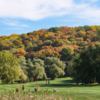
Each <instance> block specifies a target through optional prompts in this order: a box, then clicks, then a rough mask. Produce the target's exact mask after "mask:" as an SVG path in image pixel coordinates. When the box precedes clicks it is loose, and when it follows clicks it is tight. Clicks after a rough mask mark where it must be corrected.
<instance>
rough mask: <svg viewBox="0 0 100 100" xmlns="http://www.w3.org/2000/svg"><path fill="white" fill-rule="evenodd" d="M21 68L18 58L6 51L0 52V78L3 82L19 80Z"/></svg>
mask: <svg viewBox="0 0 100 100" xmlns="http://www.w3.org/2000/svg"><path fill="white" fill-rule="evenodd" d="M21 73H22V70H21V68H20V65H19V62H18V59H17V58H16V57H15V56H14V55H13V54H12V53H10V52H8V51H1V52H0V78H1V80H2V82H4V83H13V82H14V81H16V80H19V77H20V76H21Z"/></svg>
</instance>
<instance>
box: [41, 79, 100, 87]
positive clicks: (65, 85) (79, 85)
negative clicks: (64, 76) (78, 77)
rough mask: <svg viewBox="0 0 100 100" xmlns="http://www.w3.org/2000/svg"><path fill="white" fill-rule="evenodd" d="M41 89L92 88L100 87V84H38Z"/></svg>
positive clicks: (65, 82) (66, 82)
mask: <svg viewBox="0 0 100 100" xmlns="http://www.w3.org/2000/svg"><path fill="white" fill-rule="evenodd" d="M40 86H41V87H57V88H61V87H68V88H70V87H92V86H100V84H77V83H75V81H73V80H61V81H60V83H52V82H50V84H40Z"/></svg>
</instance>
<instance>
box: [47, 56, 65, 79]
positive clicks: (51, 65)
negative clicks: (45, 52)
mask: <svg viewBox="0 0 100 100" xmlns="http://www.w3.org/2000/svg"><path fill="white" fill-rule="evenodd" d="M45 64H46V66H45V67H46V73H47V76H48V77H50V78H52V79H55V78H57V77H61V76H63V75H64V74H65V73H64V69H65V64H64V63H63V62H62V61H61V60H60V59H59V58H55V57H47V58H46V59H45Z"/></svg>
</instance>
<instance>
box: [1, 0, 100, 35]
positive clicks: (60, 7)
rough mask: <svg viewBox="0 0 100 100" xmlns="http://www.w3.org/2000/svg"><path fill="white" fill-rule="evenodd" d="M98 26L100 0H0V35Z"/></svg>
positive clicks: (99, 23)
mask: <svg viewBox="0 0 100 100" xmlns="http://www.w3.org/2000/svg"><path fill="white" fill-rule="evenodd" d="M83 25H100V0H0V35H10V34H15V33H17V34H21V33H27V32H31V31H34V30H38V29H43V28H44V29H46V28H50V27H59V26H83Z"/></svg>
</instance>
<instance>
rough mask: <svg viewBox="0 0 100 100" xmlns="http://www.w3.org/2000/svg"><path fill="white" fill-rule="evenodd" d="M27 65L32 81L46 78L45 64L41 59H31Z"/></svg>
mask: <svg viewBox="0 0 100 100" xmlns="http://www.w3.org/2000/svg"><path fill="white" fill-rule="evenodd" d="M27 65H28V76H29V80H30V81H33V80H34V81H36V80H38V79H45V78H46V73H45V69H44V62H43V61H42V60H41V59H33V61H32V60H31V59H29V60H28V63H27Z"/></svg>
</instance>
